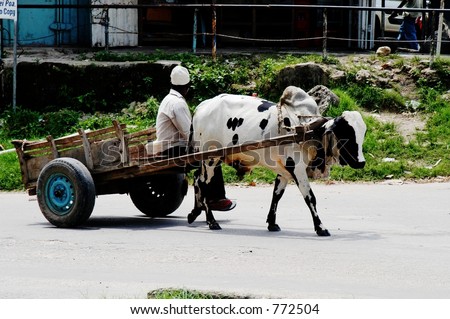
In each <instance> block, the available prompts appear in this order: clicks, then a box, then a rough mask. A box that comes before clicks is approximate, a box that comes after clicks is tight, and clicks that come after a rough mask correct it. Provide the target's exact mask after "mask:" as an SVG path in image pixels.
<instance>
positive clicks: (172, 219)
mask: <svg viewBox="0 0 450 319" xmlns="http://www.w3.org/2000/svg"><path fill="white" fill-rule="evenodd" d="M218 221H219V223H220V225H221V226H222V229H221V230H210V229H209V228H208V225H207V224H206V221H205V220H204V219H203V220H202V219H200V218H199V219H198V220H196V221H195V222H194V223H192V224H188V222H187V218H186V217H184V216H164V217H155V218H152V217H148V216H145V215H135V216H123V217H122V216H93V217H90V218H89V220H88V221H86V222H85V223H84V224H82V225H81V226H79V227H76V228H70V229H72V230H76V231H95V230H100V229H125V230H156V229H167V230H170V231H176V232H186V233H188V232H191V233H193V232H197V233H198V232H202V233H210V234H211V236H241V237H261V238H280V239H295V240H298V239H307V240H313V241H317V240H333V241H336V240H338V241H360V240H363V241H370V240H379V239H381V238H382V236H381V235H380V234H377V233H374V232H367V231H352V230H340V229H330V232H331V236H330V237H319V236H317V235H316V233H315V232H314V230H313V229H307V228H299V229H295V228H292V227H285V228H283V227H282V229H281V231H279V232H270V231H268V230H267V227H266V225H262V224H261V225H249V224H244V223H236V220H229V219H218ZM34 225H37V226H44V227H46V228H56V227H55V226H52V225H50V224H49V223H44V222H43V223H36V224H34Z"/></svg>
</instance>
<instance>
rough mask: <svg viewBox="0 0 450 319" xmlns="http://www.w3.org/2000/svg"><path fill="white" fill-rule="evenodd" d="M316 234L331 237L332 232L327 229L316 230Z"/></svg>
mask: <svg viewBox="0 0 450 319" xmlns="http://www.w3.org/2000/svg"><path fill="white" fill-rule="evenodd" d="M316 234H317V236H320V237H326V236H330V232H329V231H328V230H327V229H318V230H316Z"/></svg>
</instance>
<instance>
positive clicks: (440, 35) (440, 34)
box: [436, 0, 445, 58]
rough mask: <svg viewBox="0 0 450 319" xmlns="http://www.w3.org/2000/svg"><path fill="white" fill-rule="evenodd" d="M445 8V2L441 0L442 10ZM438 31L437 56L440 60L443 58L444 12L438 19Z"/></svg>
mask: <svg viewBox="0 0 450 319" xmlns="http://www.w3.org/2000/svg"><path fill="white" fill-rule="evenodd" d="M444 8H445V3H444V0H441V6H440V9H444ZM438 21H439V22H438V29H437V32H438V34H437V44H436V56H437V57H438V58H439V57H440V56H441V43H442V24H443V23H444V12H439V18H438Z"/></svg>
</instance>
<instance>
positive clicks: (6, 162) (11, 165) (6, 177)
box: [0, 143, 23, 191]
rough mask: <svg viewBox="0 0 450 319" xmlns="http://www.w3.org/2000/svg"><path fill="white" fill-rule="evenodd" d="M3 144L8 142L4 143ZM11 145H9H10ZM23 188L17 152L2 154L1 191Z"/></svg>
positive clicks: (0, 156) (0, 157)
mask: <svg viewBox="0 0 450 319" xmlns="http://www.w3.org/2000/svg"><path fill="white" fill-rule="evenodd" d="M2 145H3V146H7V145H8V144H6V143H2ZM8 147H9V145H8ZM13 190H23V185H22V175H21V173H20V167H19V161H18V159H17V154H16V152H13V153H3V154H0V191H13Z"/></svg>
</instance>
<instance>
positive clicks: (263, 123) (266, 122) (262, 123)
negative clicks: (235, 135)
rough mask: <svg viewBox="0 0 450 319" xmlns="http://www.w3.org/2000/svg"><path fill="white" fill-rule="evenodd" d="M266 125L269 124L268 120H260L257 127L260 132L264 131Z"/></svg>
mask: <svg viewBox="0 0 450 319" xmlns="http://www.w3.org/2000/svg"><path fill="white" fill-rule="evenodd" d="M268 123H269V120H267V119H264V120H262V121H261V123H259V127H260V128H261V130H264V129H265V128H266V126H267V124H268Z"/></svg>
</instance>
